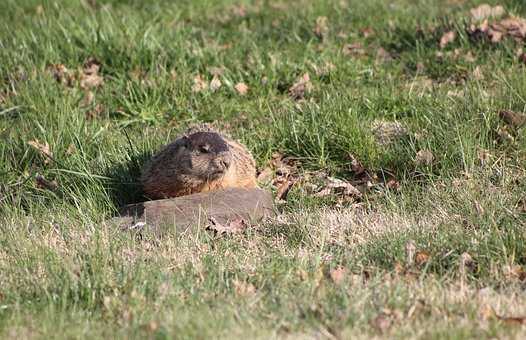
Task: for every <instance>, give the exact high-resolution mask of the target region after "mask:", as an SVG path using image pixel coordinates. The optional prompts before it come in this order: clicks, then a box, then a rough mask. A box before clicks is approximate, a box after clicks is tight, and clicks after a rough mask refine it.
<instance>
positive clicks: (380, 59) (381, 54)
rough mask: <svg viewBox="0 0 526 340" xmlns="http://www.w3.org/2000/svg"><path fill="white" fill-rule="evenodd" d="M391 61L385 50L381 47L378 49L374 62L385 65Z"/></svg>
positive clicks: (390, 56) (389, 54)
mask: <svg viewBox="0 0 526 340" xmlns="http://www.w3.org/2000/svg"><path fill="white" fill-rule="evenodd" d="M391 60H393V56H392V55H391V53H389V52H388V51H387V50H386V49H384V48H383V47H379V48H378V49H377V50H376V62H377V63H385V62H388V61H391Z"/></svg>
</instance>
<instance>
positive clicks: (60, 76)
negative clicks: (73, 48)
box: [47, 64, 75, 87]
mask: <svg viewBox="0 0 526 340" xmlns="http://www.w3.org/2000/svg"><path fill="white" fill-rule="evenodd" d="M47 71H48V72H49V73H51V75H52V76H53V78H55V80H56V81H57V82H59V83H61V84H63V85H66V86H68V87H72V86H73V82H74V80H75V75H74V74H73V72H71V71H70V70H69V69H68V68H67V67H66V66H65V65H64V64H51V65H49V66H48V67H47Z"/></svg>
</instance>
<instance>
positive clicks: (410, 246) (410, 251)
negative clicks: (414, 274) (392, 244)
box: [405, 240, 416, 267]
mask: <svg viewBox="0 0 526 340" xmlns="http://www.w3.org/2000/svg"><path fill="white" fill-rule="evenodd" d="M415 254H416V243H415V241H413V240H409V241H407V242H406V244H405V257H406V263H407V266H409V267H410V266H412V265H413V264H414V263H415Z"/></svg>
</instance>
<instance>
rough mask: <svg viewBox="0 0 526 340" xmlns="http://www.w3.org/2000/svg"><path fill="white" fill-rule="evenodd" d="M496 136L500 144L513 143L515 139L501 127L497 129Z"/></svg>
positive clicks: (505, 128) (505, 127)
mask: <svg viewBox="0 0 526 340" xmlns="http://www.w3.org/2000/svg"><path fill="white" fill-rule="evenodd" d="M497 135H498V136H499V139H500V142H508V143H513V142H515V138H514V137H513V136H512V135H511V134H510V133H509V132H508V129H507V126H502V127H499V128H498V129H497Z"/></svg>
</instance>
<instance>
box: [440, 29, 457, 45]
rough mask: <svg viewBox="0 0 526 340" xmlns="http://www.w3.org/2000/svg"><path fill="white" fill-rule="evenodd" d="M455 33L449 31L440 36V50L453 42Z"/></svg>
mask: <svg viewBox="0 0 526 340" xmlns="http://www.w3.org/2000/svg"><path fill="white" fill-rule="evenodd" d="M456 37H457V33H456V32H455V31H449V32H446V33H444V34H443V35H442V37H441V38H440V48H445V47H446V46H447V45H449V44H450V43H452V42H453V41H455V39H456Z"/></svg>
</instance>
